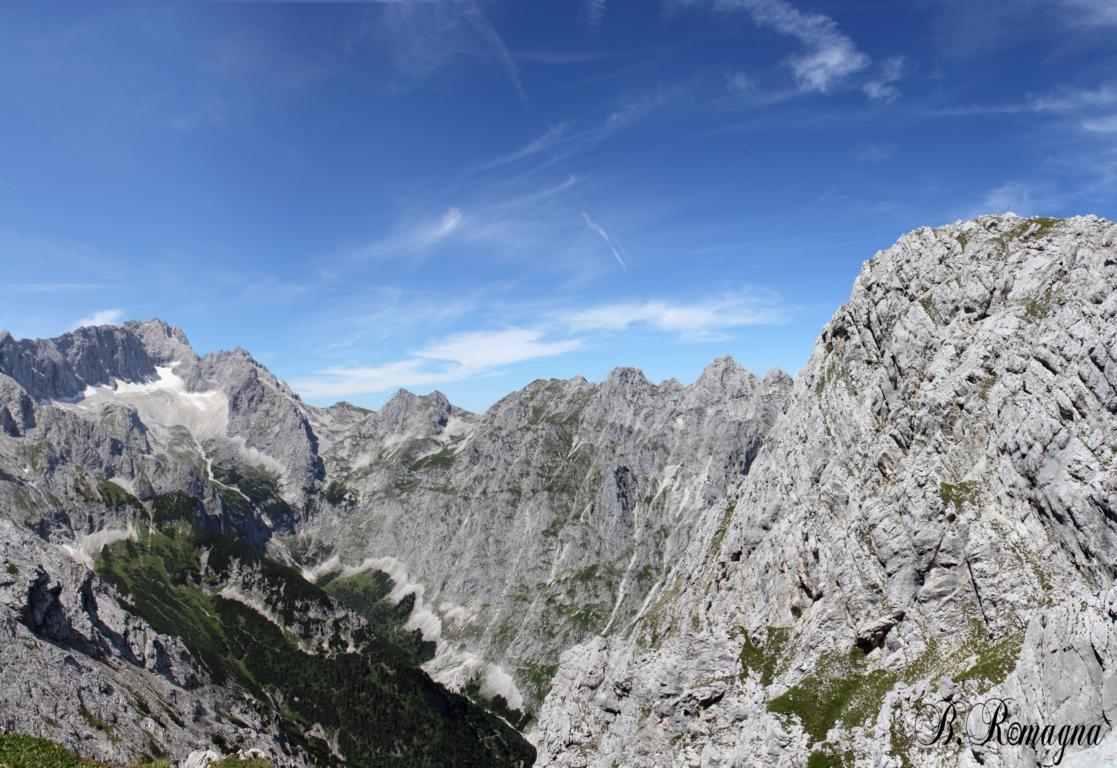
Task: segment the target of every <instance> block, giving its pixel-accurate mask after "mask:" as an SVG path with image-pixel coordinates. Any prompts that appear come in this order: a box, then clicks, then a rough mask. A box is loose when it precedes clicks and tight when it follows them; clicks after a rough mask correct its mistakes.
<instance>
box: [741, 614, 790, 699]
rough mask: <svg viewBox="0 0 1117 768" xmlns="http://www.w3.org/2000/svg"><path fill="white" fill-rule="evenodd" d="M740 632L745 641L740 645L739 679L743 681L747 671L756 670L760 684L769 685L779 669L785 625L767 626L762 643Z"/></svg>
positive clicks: (786, 639) (785, 634) (787, 633)
mask: <svg viewBox="0 0 1117 768" xmlns="http://www.w3.org/2000/svg"><path fill="white" fill-rule="evenodd" d="M742 634H743V635H744V637H745V642H744V643H743V644H742V645H741V680H742V681H744V680H745V679H746V678H747V677H748V674H749V672H756V673H757V674H758V675H760V683H761V684H762V685H765V686H768V685H771V684H772V681H773V680H774V679H775V677H776V674H777V672H778V670H779V664H780V658H781V657H780V651H782V650H783V649H784V648H785V647H786V646H787V641H788V636H789V632H788V629H787V627H768V628H767V630H766V636H765V639H764V642H762V643H754V642H753V641H752V638H750V637H749V635H748V633H747V632H745V631H744V630H742Z"/></svg>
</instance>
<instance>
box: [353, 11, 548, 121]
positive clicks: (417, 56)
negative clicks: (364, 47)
mask: <svg viewBox="0 0 1117 768" xmlns="http://www.w3.org/2000/svg"><path fill="white" fill-rule="evenodd" d="M369 13H370V14H371V15H372V16H371V20H368V19H369V17H366V23H365V25H364V28H363V30H362V34H360V35H359V37H365V36H370V37H372V38H373V39H374V40H375V41H376V42H377V44H378V45H379V46H380V47H381V49H382V50H384V51H385V52H386V53H387V55H388V56H389V58H390V60H391V62H392V65H393V66H394V68H395V70H396V72H397V73H398V74H399V76H400V77H402V78H403V79H404V80H405V81H418V80H421V79H424V78H426V77H429V76H431V75H432V74H434V73H435V72H437V71H439V70H441V69H443V68H444V67H447V66H449V65H450V64H452V63H453V62H455V61H457V60H460V59H462V58H469V59H486V60H489V61H492V62H494V63H495V64H496V66H497V67H498V68H499V69H500V71H501V73H502V74H503V76H504V78H505V79H506V80H507V81H508V84H509V85H510V86H511V88H512V90H513V92H515V94H516V96H517V97H518V98H519V99H520V100H521V101H526V99H527V95H526V93H525V91H524V87H523V83H522V82H521V80H520V71H519V67H518V66H517V65H516V61H515V59H514V58H513V57H512V54H511V53H510V52H509V51H508V48H507V46H505V44H504V40H503V39H502V38H501V36H500V34H499V33H498V32H497V30H496V28H495V27H494V26H493V25H492V22H490V21H489V19H488V17H487V16H485V14H484V12H483V11H482V10H481V8H480V7H479V6H478V5H477V4H476V3H475V2H473V0H455V2H381V3H376V4H375V7H374V8H372V9H370V11H369Z"/></svg>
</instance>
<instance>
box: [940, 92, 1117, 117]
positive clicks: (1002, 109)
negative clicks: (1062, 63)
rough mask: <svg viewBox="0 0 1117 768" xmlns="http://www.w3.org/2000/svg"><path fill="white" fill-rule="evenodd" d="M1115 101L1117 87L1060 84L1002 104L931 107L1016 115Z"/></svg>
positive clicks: (1072, 110)
mask: <svg viewBox="0 0 1117 768" xmlns="http://www.w3.org/2000/svg"><path fill="white" fill-rule="evenodd" d="M1114 104H1117V88H1115V87H1112V86H1108V85H1104V86H1099V87H1097V88H1063V89H1061V90H1057V91H1052V92H1050V93H1045V94H1031V95H1028V96H1027V97H1025V98H1024V99H1023V100H1021V101H1011V102H1006V103H1003V104H960V105H955V106H949V107H943V108H940V109H936V110H934V112H935V114H938V115H946V116H960V117H965V116H967V115H1018V114H1027V113H1033V112H1036V113H1039V112H1049V113H1054V114H1074V113H1083V112H1089V111H1091V110H1097V109H1102V108H1105V107H1109V106H1112V105H1114Z"/></svg>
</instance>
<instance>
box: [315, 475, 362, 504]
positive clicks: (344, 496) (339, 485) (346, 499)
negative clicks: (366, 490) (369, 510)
mask: <svg viewBox="0 0 1117 768" xmlns="http://www.w3.org/2000/svg"><path fill="white" fill-rule="evenodd" d="M322 495H323V496H324V497H325V499H326V501H328V502H329V503H330V504H333V505H334V506H335V507H355V506H356V505H357V502H358V501H359V500H360V494H359V493H357V491H356V490H354V489H353V488H350V487H349V486H348V485H346V484H345V483H343V482H341V481H340V480H331V481H330V484H329V485H327V486H326V490H325V491H323V492H322Z"/></svg>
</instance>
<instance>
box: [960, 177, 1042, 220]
mask: <svg viewBox="0 0 1117 768" xmlns="http://www.w3.org/2000/svg"><path fill="white" fill-rule="evenodd" d="M1058 207H1059V200H1058V199H1056V198H1055V197H1053V196H1052V194H1051V193H1050V191H1049V190H1047V189H1044V188H1041V187H1037V186H1036V185H1034V184H1031V183H1028V182H1023V181H1009V182H1006V183H1005V184H1002V185H1001V186H999V187H996V188H995V189H991V190H989V191H988V192H987V193H985V196H984V197H983V198H982V199H981V202H979V203H978V204H977V206H976V207H974V208H972V209H970V211H969V212H968V215H967V217H966V218H973V217H975V216H983V215H985V214H987V213H1015V214H1018V215H1020V216H1033V215H1036V214H1040V213H1049V212H1050V211H1051V210H1052V209H1055V208H1058Z"/></svg>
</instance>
